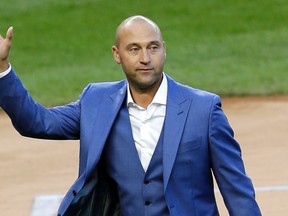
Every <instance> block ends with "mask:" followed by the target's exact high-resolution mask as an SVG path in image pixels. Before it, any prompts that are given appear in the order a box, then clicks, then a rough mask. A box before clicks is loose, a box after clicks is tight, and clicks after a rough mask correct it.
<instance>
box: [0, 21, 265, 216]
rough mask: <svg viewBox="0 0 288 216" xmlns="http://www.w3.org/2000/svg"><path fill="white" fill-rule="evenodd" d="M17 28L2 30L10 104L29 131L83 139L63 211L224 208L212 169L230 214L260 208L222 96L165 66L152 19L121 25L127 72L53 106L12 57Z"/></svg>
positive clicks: (3, 83) (77, 215)
mask: <svg viewBox="0 0 288 216" xmlns="http://www.w3.org/2000/svg"><path fill="white" fill-rule="evenodd" d="M12 36H13V29H12V28H9V29H8V31H7V35H6V38H2V37H1V38H0V72H1V73H0V77H1V78H0V105H1V107H2V108H3V110H5V111H6V112H7V114H8V115H9V116H10V118H11V119H12V121H13V125H14V126H15V128H16V129H17V130H18V131H19V132H20V133H21V134H22V135H24V136H29V137H37V138H42V139H80V160H79V161H80V164H79V167H80V168H79V177H78V179H77V180H76V181H75V183H74V184H73V185H72V186H71V188H70V189H69V191H68V192H67V194H66V196H65V197H64V199H63V202H62V203H61V206H60V208H59V210H58V216H97V215H99V216H103V215H107V216H111V215H113V216H116V215H117V216H118V215H123V216H168V215H171V216H185V215H189V216H192V215H193V216H196V215H197V216H215V215H219V213H218V210H217V205H216V201H215V196H214V187H213V178H212V173H213V174H214V176H215V179H216V181H217V184H218V186H219V189H220V192H221V194H222V196H223V199H224V202H225V204H226V207H227V209H228V211H229V213H230V215H236V216H258V215H261V213H260V210H259V207H258V205H257V203H256V201H255V194H254V189H253V185H252V182H251V180H250V178H249V177H248V176H247V175H246V173H245V169H244V165H243V161H242V158H241V149H240V146H239V144H238V143H237V141H236V140H235V139H234V137H233V131H232V129H231V127H230V125H229V123H228V121H227V118H226V117H225V114H224V113H223V111H222V109H221V101H220V98H219V96H217V95H215V94H212V93H209V92H205V91H201V90H198V89H193V88H191V87H188V86H184V85H181V84H180V83H177V82H176V81H174V80H173V79H172V78H170V77H169V76H168V75H167V74H166V73H164V72H163V68H164V62H165V57H166V49H165V43H164V41H163V39H162V34H161V31H160V29H159V27H158V26H157V25H156V24H155V23H154V22H153V21H151V20H150V19H148V18H146V17H143V16H132V17H129V18H127V19H126V20H124V21H123V22H122V23H121V24H120V25H119V27H118V28H117V31H116V35H115V45H114V46H113V47H112V53H113V56H114V59H115V61H116V63H117V64H119V65H121V67H122V69H123V72H124V73H125V76H126V80H122V81H118V82H107V83H94V84H90V85H88V86H87V87H86V88H85V89H84V91H83V94H82V95H81V96H80V98H79V100H77V101H76V102H73V103H70V104H68V105H64V106H58V107H54V108H49V109H47V108H44V107H43V106H40V105H39V104H37V103H35V102H34V101H33V99H32V98H31V96H30V95H29V93H28V92H27V90H26V89H25V88H24V87H23V85H22V83H21V82H20V80H19V78H18V77H17V75H16V73H15V72H14V70H13V68H12V67H11V66H10V65H9V61H8V54H9V50H10V47H11V44H12ZM11 86H13V88H11ZM20 110H21V111H20Z"/></svg>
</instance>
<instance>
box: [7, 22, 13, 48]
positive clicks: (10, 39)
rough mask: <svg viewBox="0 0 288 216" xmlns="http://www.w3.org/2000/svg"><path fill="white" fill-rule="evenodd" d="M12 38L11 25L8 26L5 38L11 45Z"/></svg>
mask: <svg viewBox="0 0 288 216" xmlns="http://www.w3.org/2000/svg"><path fill="white" fill-rule="evenodd" d="M12 38H13V27H12V26H11V27H9V28H8V30H7V33H6V40H7V42H8V45H10V46H11V44H12Z"/></svg>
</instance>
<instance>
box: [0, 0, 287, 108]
mask: <svg viewBox="0 0 288 216" xmlns="http://www.w3.org/2000/svg"><path fill="white" fill-rule="evenodd" d="M134 14H143V15H145V16H148V17H150V18H152V19H153V20H154V21H156V22H157V23H158V24H159V26H160V28H161V30H162V33H163V36H164V40H165V41H166V45H167V61H166V66H165V71H166V72H167V73H168V74H169V75H170V76H172V77H173V78H175V79H176V80H178V81H180V82H182V83H184V84H188V85H191V86H193V87H196V88H201V89H204V90H208V91H212V92H215V93H217V94H220V95H221V96H241V95H275V94H287V93H288V85H287V83H288V82H287V81H288V78H287V72H288V49H287V47H288V16H287V14H288V4H287V2H286V0H274V1H270V0H262V1H261V0H249V1H248V0H234V1H229V0H222V1H216V0H185V1H184V0H180V1H164V0H163V1H151V0H147V1H130V0H124V1H121V0H120V1H104V0H98V1H96V0H95V1H92V0H81V1H79V0H77V1H76V0H62V1H59V0H41V1H39V0H27V1H22V0H9V1H8V0H4V1H1V7H0V31H1V33H2V34H5V31H6V29H7V28H8V27H9V26H10V25H13V26H14V41H13V48H12V51H11V55H10V61H11V63H12V65H13V67H14V69H15V70H16V71H17V73H18V74H19V76H20V77H21V79H22V81H23V83H24V85H25V86H26V87H27V88H28V90H29V91H30V93H31V94H32V96H33V97H34V98H35V99H36V100H37V101H39V102H40V103H43V104H45V105H47V106H51V105H58V104H62V103H66V102H70V101H71V100H76V99H77V98H78V96H79V94H81V91H82V89H83V88H84V87H85V86H86V85H87V84H88V83H90V82H98V81H107V80H118V79H123V78H124V76H123V73H122V71H121V68H120V67H119V66H118V65H116V63H114V60H113V58H112V54H111V46H112V45H113V42H114V32H115V29H116V27H117V26H118V24H119V23H120V22H121V21H122V20H123V19H125V18H126V17H128V16H130V15H134Z"/></svg>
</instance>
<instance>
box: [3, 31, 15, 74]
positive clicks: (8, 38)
mask: <svg viewBox="0 0 288 216" xmlns="http://www.w3.org/2000/svg"><path fill="white" fill-rule="evenodd" d="M12 38H13V27H10V28H8V30H7V33H6V38H3V37H2V36H1V35H0V72H3V71H5V70H6V69H7V68H8V67H9V60H8V56H9V51H10V48H11V46H12Z"/></svg>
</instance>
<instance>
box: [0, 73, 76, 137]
mask: <svg viewBox="0 0 288 216" xmlns="http://www.w3.org/2000/svg"><path fill="white" fill-rule="evenodd" d="M0 106H1V107H2V109H3V110H4V111H5V112H6V113H7V114H8V116H9V117H10V118H11V121H12V123H13V126H14V127H15V128H16V130H17V131H18V132H19V133H20V134H21V135H23V136H28V137H34V138H42V139H78V138H79V131H80V128H79V127H80V101H76V102H73V103H70V104H68V105H65V106H58V107H53V108H45V107H44V106H42V105H40V104H38V103H37V102H35V101H34V100H33V98H32V97H31V95H30V94H29V93H28V91H27V90H26V89H25V87H24V86H23V84H22V83H21V81H20V79H19V78H18V76H17V75H16V73H15V72H14V71H13V69H12V70H11V72H10V73H9V74H8V75H6V76H5V77H3V78H1V79H0Z"/></svg>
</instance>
